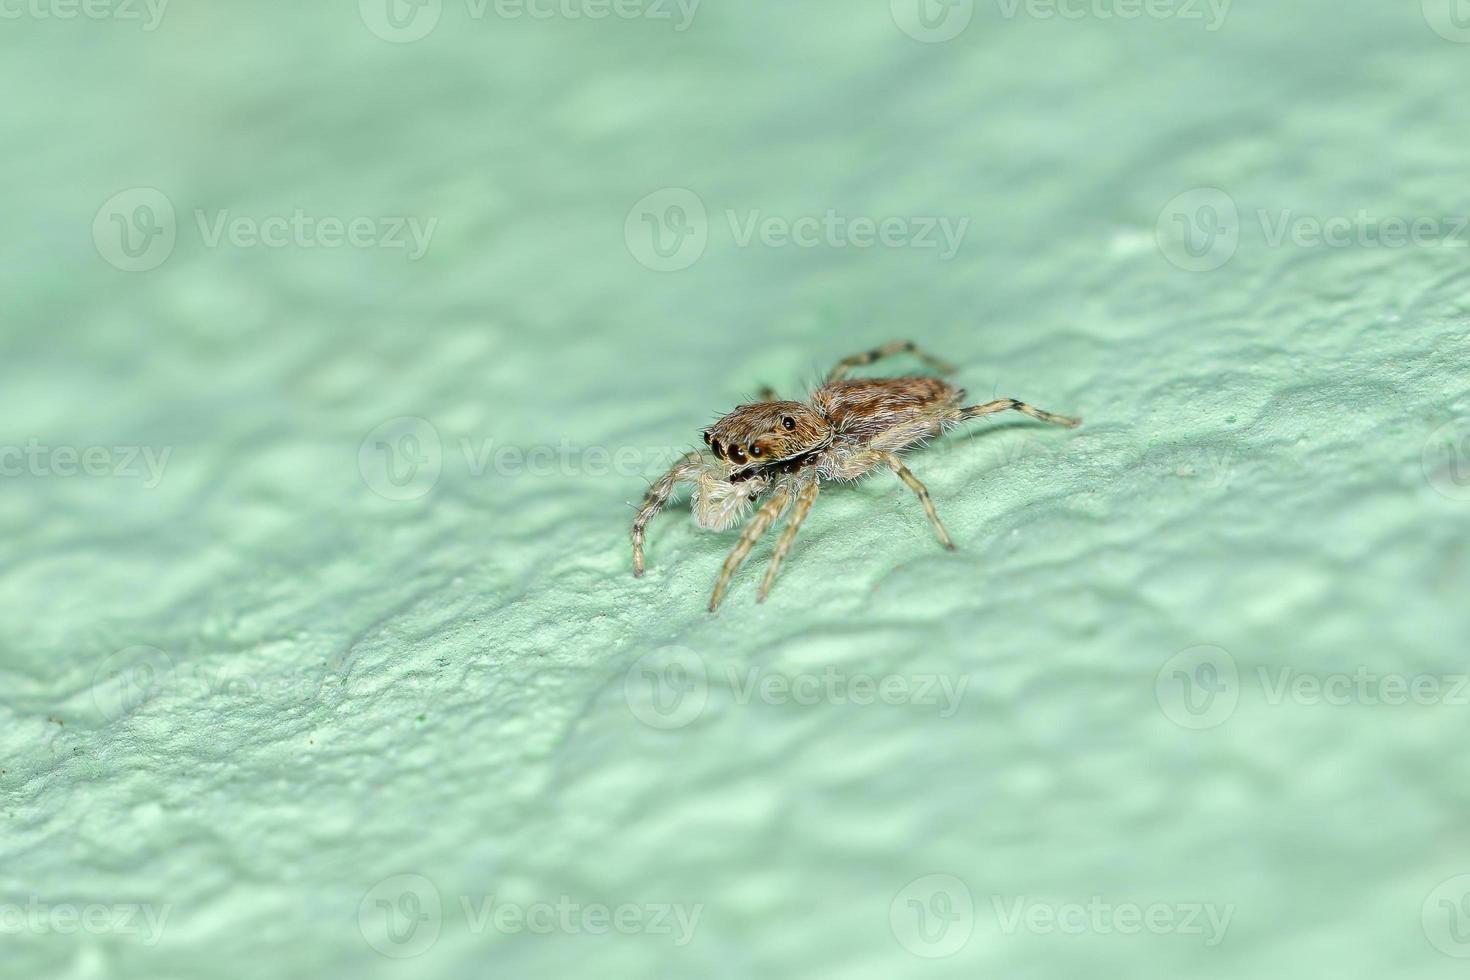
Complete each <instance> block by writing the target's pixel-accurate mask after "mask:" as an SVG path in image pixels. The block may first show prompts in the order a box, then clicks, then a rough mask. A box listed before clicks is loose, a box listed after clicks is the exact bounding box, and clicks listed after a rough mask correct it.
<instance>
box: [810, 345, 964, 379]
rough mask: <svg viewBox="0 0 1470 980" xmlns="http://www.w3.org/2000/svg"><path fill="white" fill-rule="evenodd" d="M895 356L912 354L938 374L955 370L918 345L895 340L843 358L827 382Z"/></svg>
mask: <svg viewBox="0 0 1470 980" xmlns="http://www.w3.org/2000/svg"><path fill="white" fill-rule="evenodd" d="M895 354H912V355H914V356H915V357H917V358H918V359H919V360H921V361H923V362H924V363H925V364H927V365H929V366H930V367H931V368H933V369H934V370H936V371H938V372H939V373H940V374H949V373H951V372H953V371H954V369H955V367H954V365H953V364H950V363H949V362H948V361H943V360H940V359H939V358H937V357H935V356H934V355H933V354H930V353H928V352H926V351H922V350H920V349H919V347H918V345H917V344H915V343H914V342H913V341H912V340H895V341H893V342H892V343H890V344H884V345H883V346H882V347H874V348H873V349H872V350H867V351H863V352H862V353H861V354H853V355H852V356H851V357H844V358H843V359H842V360H840V361H838V362H837V366H836V367H834V368H833V369H832V370H831V371H830V372H829V373H828V374H827V380H828V381H841V380H842V379H843V378H845V377H847V374H848V372H849V371H851V370H852V369H853V368H855V367H862V366H863V365H864V364H872V363H873V362H874V361H879V360H882V359H883V358H885V357H892V356H893V355H895Z"/></svg>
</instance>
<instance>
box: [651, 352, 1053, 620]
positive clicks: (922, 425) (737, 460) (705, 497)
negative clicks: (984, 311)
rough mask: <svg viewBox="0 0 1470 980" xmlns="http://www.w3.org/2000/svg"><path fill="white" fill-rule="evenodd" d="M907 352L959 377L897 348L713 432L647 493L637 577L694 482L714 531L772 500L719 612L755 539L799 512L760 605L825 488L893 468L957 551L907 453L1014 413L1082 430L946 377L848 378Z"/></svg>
mask: <svg viewBox="0 0 1470 980" xmlns="http://www.w3.org/2000/svg"><path fill="white" fill-rule="evenodd" d="M904 352H908V353H911V354H913V355H914V356H916V357H918V358H919V359H920V360H922V361H924V362H925V363H926V364H928V365H929V366H930V367H933V368H936V369H938V370H940V371H951V370H953V368H951V367H949V365H947V364H945V363H944V362H943V361H941V360H939V359H937V358H934V357H931V356H930V355H928V354H925V353H924V352H922V351H920V350H919V349H918V348H916V347H915V346H914V345H913V344H912V343H910V342H908V341H899V342H897V343H893V344H888V345H886V346H883V347H878V348H875V349H873V350H870V351H866V352H864V353H862V354H855V355H853V356H852V357H849V358H846V359H844V360H842V361H840V362H839V363H838V365H837V366H836V367H835V368H833V369H832V371H831V373H830V374H828V375H827V379H826V381H824V382H823V383H822V385H821V386H820V387H819V388H817V390H816V391H814V392H812V397H811V402H810V403H809V404H806V403H802V402H795V401H779V400H777V399H776V397H775V395H774V394H771V396H770V397H769V398H767V399H765V400H762V401H760V402H757V403H755V404H753V405H741V406H740V407H739V408H737V409H735V411H733V412H731V413H729V414H728V415H726V416H724V417H723V418H721V419H720V420H719V421H718V422H716V423H715V424H714V425H712V426H710V427H709V429H707V430H706V431H705V433H704V442H705V445H706V446H708V447H709V452H708V453H707V454H706V453H698V452H695V453H690V454H688V455H687V456H685V457H684V458H683V459H681V460H680V461H679V462H678V463H675V464H674V467H673V469H671V470H669V472H667V473H665V474H664V475H663V476H662V477H660V478H659V480H658V481H657V482H656V483H654V485H653V486H652V487H650V488H649V489H648V495H647V496H646V497H645V498H644V501H643V506H642V507H640V508H639V510H638V516H637V517H636V518H634V520H633V574H634V575H642V574H643V536H644V528H645V527H646V526H647V525H648V522H649V521H650V520H652V519H653V515H654V514H656V513H658V511H659V509H660V508H661V507H663V505H664V504H665V503H667V502H668V499H669V497H670V496H672V495H673V492H674V488H675V487H677V486H678V485H679V484H680V483H692V484H694V496H693V498H692V501H691V502H692V505H693V509H694V516H695V520H696V521H698V523H699V525H700V526H701V527H704V528H708V529H710V530H717V531H719V530H724V529H725V528H727V527H730V526H731V525H732V524H734V523H735V522H736V521H737V520H739V519H740V518H741V517H743V516H744V514H745V511H746V510H747V509H748V508H749V507H750V506H751V505H752V504H754V503H755V502H756V501H757V500H760V499H761V498H765V500H764V503H762V504H761V506H760V508H759V509H758V510H757V511H756V513H755V516H754V517H753V518H751V520H750V523H749V524H747V525H746V526H745V530H744V531H742V532H741V534H740V540H739V541H738V542H737V543H736V545H735V547H734V549H733V550H731V552H730V554H729V556H728V557H727V558H726V559H725V565H724V567H723V568H722V569H721V570H720V577H719V578H718V579H717V580H716V582H715V591H714V594H713V595H711V596H710V601H709V608H710V611H711V612H713V611H714V610H715V608H716V607H717V606H719V604H720V599H721V597H722V596H724V594H725V589H726V587H727V586H728V585H729V583H730V577H731V576H732V575H734V574H735V570H736V569H737V568H739V567H740V564H741V562H743V561H744V560H745V557H746V556H747V555H748V554H750V549H751V548H752V547H754V546H755V543H756V541H757V540H759V539H760V537H761V535H763V534H765V533H766V531H767V530H768V529H769V528H770V526H771V525H772V524H773V523H775V521H776V519H777V518H779V517H780V516H781V515H782V514H783V513H785V512H786V510H787V508H788V507H789V508H791V519H790V521H789V522H788V523H787V525H786V529H785V530H784V531H783V532H782V533H781V538H780V540H779V541H777V542H776V550H775V552H774V553H773V554H772V556H771V563H770V565H769V566H767V568H766V577H765V579H764V580H763V581H762V582H761V586H760V591H759V592H758V593H757V599H758V600H763V599H765V597H766V593H768V592H769V591H770V589H771V584H772V582H774V581H775V578H776V571H777V569H779V568H780V567H781V561H782V560H783V559H784V558H785V557H786V552H787V551H789V550H790V548H791V543H792V542H793V541H794V540H795V539H796V532H797V530H798V529H799V528H800V527H801V523H802V521H804V520H805V519H806V515H807V512H808V511H810V510H811V506H812V503H813V502H815V501H816V499H817V493H818V491H819V490H820V488H821V484H822V481H823V480H856V479H858V478H859V477H861V476H864V475H866V474H867V473H869V472H871V471H872V470H874V469H876V468H877V467H879V466H887V467H888V468H889V469H891V470H893V472H894V473H895V474H897V475H898V478H899V479H900V480H902V481H903V482H904V483H905V484H907V485H908V487H909V488H910V489H911V490H913V491H914V493H916V494H917V495H918V497H919V501H920V503H922V504H923V505H924V512H925V513H926V514H927V515H928V516H929V521H930V523H931V524H933V525H934V533H935V534H937V535H938V536H939V542H940V544H942V545H944V546H945V547H946V548H951V549H953V548H954V542H953V541H951V540H950V537H949V532H947V531H946V530H945V529H944V525H943V524H942V523H940V520H939V514H938V512H937V511H936V510H935V509H934V502H933V501H932V500H930V499H929V491H928V490H926V489H924V484H922V483H920V482H919V479H918V477H916V476H914V474H913V473H911V472H909V469H908V467H907V466H905V465H904V464H903V461H902V460H900V459H899V458H898V454H899V453H900V452H902V451H904V450H905V449H908V448H910V447H912V446H914V445H916V444H918V443H921V442H923V441H924V440H925V439H928V438H930V437H932V436H936V435H938V434H939V433H941V432H943V431H944V430H945V429H946V428H948V427H950V426H953V425H958V424H959V423H961V422H964V421H966V420H968V419H974V418H981V417H983V416H986V415H993V414H994V413H996V412H1004V411H1009V410H1011V409H1014V410H1015V411H1018V412H1023V413H1025V414H1026V415H1029V416H1031V417H1032V418H1035V419H1040V420H1041V421H1043V422H1054V423H1056V424H1058V425H1066V426H1074V427H1075V426H1077V425H1080V424H1081V420H1079V419H1072V418H1067V417H1066V416H1063V415H1053V414H1052V413H1050V412H1044V411H1042V410H1041V409H1039V408H1035V407H1033V406H1031V405H1027V404H1026V403H1025V402H1020V401H1017V400H1016V399H1014V398H997V399H995V400H994V401H989V402H986V403H984V404H983V405H971V406H969V407H964V404H963V399H964V395H965V392H964V390H963V389H961V388H956V387H955V386H953V385H951V384H949V383H948V382H947V381H944V380H942V379H940V378H932V377H907V378H874V379H869V380H861V381H848V380H844V379H845V378H846V376H847V373H848V371H850V370H851V369H852V368H854V367H857V366H858V365H861V364H870V363H872V362H873V361H876V360H878V359H879V358H881V357H887V356H889V355H891V354H899V353H904ZM712 457H713V458H712Z"/></svg>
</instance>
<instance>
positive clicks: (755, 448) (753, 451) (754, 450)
mask: <svg viewBox="0 0 1470 980" xmlns="http://www.w3.org/2000/svg"><path fill="white" fill-rule="evenodd" d="M760 454H761V447H760V445H759V444H758V443H754V442H753V443H751V444H750V455H752V456H759V455H760Z"/></svg>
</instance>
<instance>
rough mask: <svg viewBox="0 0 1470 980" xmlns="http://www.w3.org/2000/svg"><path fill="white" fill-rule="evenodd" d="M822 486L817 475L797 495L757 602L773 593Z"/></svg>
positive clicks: (762, 583) (757, 596)
mask: <svg viewBox="0 0 1470 980" xmlns="http://www.w3.org/2000/svg"><path fill="white" fill-rule="evenodd" d="M821 488H822V485H821V483H820V482H818V480H817V478H816V476H815V475H813V476H812V477H811V481H810V482H809V483H807V484H806V486H804V487H802V488H801V489H800V490H799V491H797V493H796V506H795V507H793V508H791V517H790V518H789V519H788V520H787V521H786V529H785V530H783V531H782V532H781V537H780V538H778V539H777V540H776V550H775V551H774V552H772V554H771V564H770V565H769V566H767V568H766V577H765V578H763V579H761V590H760V591H759V592H757V593H756V595H755V601H756V602H765V601H766V596H767V595H768V594H769V593H770V591H771V585H772V584H773V583H774V582H775V581H776V573H777V572H778V571H780V570H781V562H782V561H784V560H785V559H786V553H787V552H788V551H790V550H791V544H792V542H794V541H795V540H796V532H797V531H800V530H801V525H802V522H803V521H805V520H806V515H807V514H808V513H809V512H810V511H811V509H812V504H814V503H816V501H817V493H818V492H819V491H820V490H821Z"/></svg>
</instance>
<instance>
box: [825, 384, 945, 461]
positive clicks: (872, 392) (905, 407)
mask: <svg viewBox="0 0 1470 980" xmlns="http://www.w3.org/2000/svg"><path fill="white" fill-rule="evenodd" d="M964 397H965V392H964V389H963V388H956V387H955V386H954V385H952V384H950V383H949V382H947V381H944V380H943V379H941V378H929V377H912V378H867V379H862V380H857V381H833V382H830V383H828V384H825V385H822V387H820V388H818V389H817V390H816V392H815V393H813V395H812V405H813V407H815V408H816V409H817V411H818V412H820V413H821V414H822V416H823V417H824V418H825V419H826V420H827V422H828V424H829V425H831V427H832V430H833V433H834V435H835V436H836V439H835V440H834V441H836V442H843V443H848V444H850V445H853V446H854V447H857V448H864V449H878V450H888V451H893V450H897V449H901V448H903V447H904V446H910V445H913V444H914V443H915V442H918V441H920V440H922V439H927V438H930V437H932V436H936V435H938V434H939V433H940V432H941V431H942V430H943V428H944V426H946V425H949V424H952V423H954V422H956V421H958V420H959V417H960V403H961V400H962V399H963V398H964Z"/></svg>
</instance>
